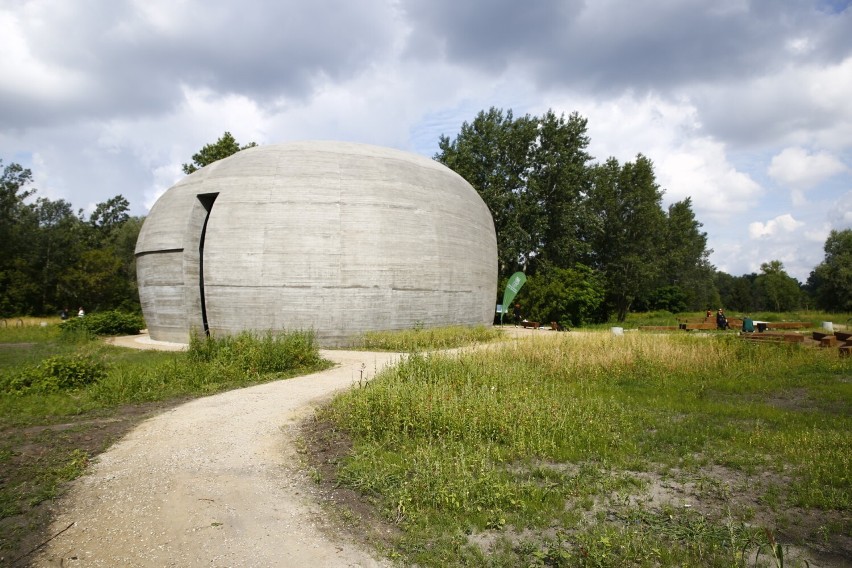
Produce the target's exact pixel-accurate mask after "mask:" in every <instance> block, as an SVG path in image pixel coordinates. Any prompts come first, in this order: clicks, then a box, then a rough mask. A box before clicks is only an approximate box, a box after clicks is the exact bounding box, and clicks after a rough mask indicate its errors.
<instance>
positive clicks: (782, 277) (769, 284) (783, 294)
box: [754, 260, 802, 312]
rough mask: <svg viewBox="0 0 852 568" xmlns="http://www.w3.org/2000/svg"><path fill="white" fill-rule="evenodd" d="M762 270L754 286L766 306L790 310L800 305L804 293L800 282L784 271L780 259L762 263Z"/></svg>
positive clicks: (778, 310) (779, 309)
mask: <svg viewBox="0 0 852 568" xmlns="http://www.w3.org/2000/svg"><path fill="white" fill-rule="evenodd" d="M760 271H761V274H759V275H758V276H757V278H755V281H754V287H755V291H756V292H757V293H758V297H759V299H760V303H761V305H762V306H763V307H764V308H766V309H769V310H771V311H775V312H788V311H790V310H795V309H797V308H798V307H799V305H800V301H801V293H802V292H801V287H800V286H799V282H798V281H797V280H796V279H795V278H793V277H791V276H789V275H788V274H787V273H786V272H785V271H784V265H783V264H782V263H781V261H780V260H771V261H769V262H764V263H763V264H761V265H760Z"/></svg>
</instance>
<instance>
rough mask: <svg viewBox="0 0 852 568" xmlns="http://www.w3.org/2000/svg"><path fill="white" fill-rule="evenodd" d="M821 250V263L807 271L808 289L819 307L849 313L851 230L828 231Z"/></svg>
mask: <svg viewBox="0 0 852 568" xmlns="http://www.w3.org/2000/svg"><path fill="white" fill-rule="evenodd" d="M824 249H825V260H823V261H822V262H821V263H820V264H819V265H818V266H817V267H816V268H814V270H813V272H811V275H810V277H809V278H808V286H809V288H811V290H812V291H813V293H814V296H815V297H816V300H817V305H818V306H819V307H820V308H822V309H824V310H834V311H842V312H849V313H852V229H845V230H843V231H831V233H830V234H829V235H828V238H827V239H826V240H825V246H824Z"/></svg>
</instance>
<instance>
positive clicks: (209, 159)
mask: <svg viewBox="0 0 852 568" xmlns="http://www.w3.org/2000/svg"><path fill="white" fill-rule="evenodd" d="M255 146H257V143H255V142H249V143H248V144H246V145H245V146H240V145H239V144H238V143H237V141H236V140H235V139H234V136H233V135H232V134H231V133H230V132H227V131H226V132H225V133H224V134H223V135H222V137H221V138H219V139H218V140H216V142H215V143H213V144H206V145H205V146H204V147H203V148H201V150H199V151H198V152H197V153H195V154H193V156H192V163H191V164H183V173H185V174H187V175H189V174H191V173H192V172H194V171H196V170H199V169H201V168H203V167H204V166H206V165H208V164H212V163H213V162H216V161H218V160H221V159H223V158H227V157H228V156H230V155H232V154H236V153H237V152H239V151H240V150H245V149H246V148H254V147H255Z"/></svg>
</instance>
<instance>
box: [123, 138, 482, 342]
mask: <svg viewBox="0 0 852 568" xmlns="http://www.w3.org/2000/svg"><path fill="white" fill-rule="evenodd" d="M214 193H215V194H218V195H217V197H216V200H215V202H214V203H213V206H212V207H211V208H210V214H209V218H207V219H208V220H207V227H206V233H205V239H204V252H203V257H200V256H199V241H200V236H201V229H202V226H203V223H204V219H205V217H207V211H206V210H205V209H204V207H203V206H202V204H201V202H200V201H199V199H198V195H200V194H214ZM136 252H137V260H138V267H139V268H138V272H139V284H140V297H141V300H142V308H143V312H144V314H145V318H146V321H147V323H148V328H149V331H150V332H151V336H152V338H154V339H161V340H167V341H186V340H187V339H188V337H189V333H190V332H191V330H192V329H199V330H200V329H201V327H202V318H201V308H200V306H201V293H200V287H199V268H200V267H203V274H204V304H205V306H206V313H207V322H208V324H209V328H210V331H211V333H214V334H218V333H235V332H239V331H241V330H244V329H254V330H268V329H269V330H297V329H312V330H314V331H315V332H316V333H317V336H318V338H319V340H320V342H321V343H323V344H326V345H336V344H342V343H344V342H345V341H346V339H347V338H349V337H352V336H355V335H358V334H359V333H362V332H364V331H369V330H393V329H407V328H411V327H413V326H414V325H417V324H422V325H424V326H427V327H432V326H443V325H450V324H463V325H473V324H485V325H488V324H490V323H491V321H492V318H493V313H494V300H495V297H496V292H497V244H496V236H495V233H494V225H493V221H492V219H491V215H490V214H489V212H488V209H487V207H486V206H485V204H484V203H483V202H482V200H481V199H480V198H479V196H478V195H477V193H476V191H475V190H474V189H473V188H472V187H470V185H469V184H467V182H465V181H464V180H463V179H462V178H461V177H459V176H458V175H456V174H455V173H454V172H452V171H450V170H449V169H447V168H445V167H444V166H442V165H440V164H438V163H436V162H434V161H433V160H430V159H428V158H424V157H421V156H416V155H412V154H408V153H404V152H400V151H396V150H390V149H386V148H378V147H373V146H365V145H357V144H345V143H333V142H305V143H295V144H283V145H272V146H261V147H257V148H252V149H249V150H244V151H242V152H239V153H238V154H235V155H234V156H231V157H230V158H227V159H225V160H222V161H220V162H216V163H214V164H211V165H210V166H208V167H206V168H203V169H202V170H200V171H198V172H196V173H194V174H193V175H191V176H188V177H187V178H185V179H184V180H183V181H181V182H180V183H178V184H177V185H176V186H174V187H173V188H171V189H170V190H168V191H167V192H166V193H165V194H164V195H163V196H162V197H161V198H160V200H159V201H158V202H157V203H156V204H155V206H154V207H153V208H152V210H151V212H150V214H149V216H148V218H147V219H146V221H145V225H144V226H143V228H142V231H141V233H140V236H139V241H138V243H137V249H136ZM202 261H203V262H202ZM181 298H182V300H181Z"/></svg>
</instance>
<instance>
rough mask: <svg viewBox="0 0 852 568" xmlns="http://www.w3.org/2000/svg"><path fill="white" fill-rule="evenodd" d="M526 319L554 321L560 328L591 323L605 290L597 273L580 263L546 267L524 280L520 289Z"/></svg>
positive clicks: (598, 309) (545, 321)
mask: <svg viewBox="0 0 852 568" xmlns="http://www.w3.org/2000/svg"><path fill="white" fill-rule="evenodd" d="M523 294H524V296H523V298H524V300H525V304H526V306H527V312H528V315H527V317H528V319H531V320H533V321H539V322H544V323H545V324H547V323H549V322H554V321H555V322H557V323H558V324H559V325H560V326H561V327H563V328H566V329H567V328H570V327H578V326H581V325H583V324H585V323H588V322H590V321H592V320H593V319H594V318H595V317H596V316H597V314H598V313H599V311H600V306H601V304H602V303H603V301H604V297H605V289H604V284H603V280H602V278H601V277H600V275H599V274H597V273H596V272H595V271H593V270H592V269H591V268H589V267H587V266H583V265H582V264H578V265H576V266H575V267H574V268H556V267H553V268H546V269H544V270H541V271H540V272H539V274H537V275H536V276H531V277H529V278H528V279H527V283H526V285H525V287H524V289H523Z"/></svg>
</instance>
